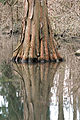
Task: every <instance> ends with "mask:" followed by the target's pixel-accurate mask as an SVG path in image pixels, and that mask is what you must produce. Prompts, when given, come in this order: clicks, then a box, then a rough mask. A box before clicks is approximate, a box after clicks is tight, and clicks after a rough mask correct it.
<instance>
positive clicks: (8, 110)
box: [0, 61, 23, 120]
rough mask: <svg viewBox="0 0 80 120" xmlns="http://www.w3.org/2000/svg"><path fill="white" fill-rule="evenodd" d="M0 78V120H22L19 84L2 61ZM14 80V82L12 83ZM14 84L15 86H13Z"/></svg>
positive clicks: (10, 69) (9, 67)
mask: <svg viewBox="0 0 80 120" xmlns="http://www.w3.org/2000/svg"><path fill="white" fill-rule="evenodd" d="M1 72H2V76H1V77H0V99H1V98H2V100H0V120H22V119H23V105H22V102H21V100H20V96H19V90H20V84H18V83H19V82H17V80H18V78H17V77H16V76H14V73H13V71H12V68H11V65H10V64H9V63H7V62H6V61H4V62H3V63H2V65H1ZM14 78H16V81H15V82H14V80H15V79H14ZM15 83H16V84H15Z"/></svg>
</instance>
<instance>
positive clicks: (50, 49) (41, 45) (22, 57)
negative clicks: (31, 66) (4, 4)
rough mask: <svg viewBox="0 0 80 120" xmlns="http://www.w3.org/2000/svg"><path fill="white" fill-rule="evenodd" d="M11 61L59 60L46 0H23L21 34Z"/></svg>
mask: <svg viewBox="0 0 80 120" xmlns="http://www.w3.org/2000/svg"><path fill="white" fill-rule="evenodd" d="M12 60H13V61H15V62H16V61H17V62H46V61H57V60H58V61H60V60H62V58H61V56H60V55H59V53H58V51H57V48H56V45H55V41H54V40H53V37H52V30H51V27H50V22H49V19H48V13H47V2H46V0H24V18H23V21H22V34H21V39H20V41H19V44H18V46H17V48H16V49H15V50H14V53H13V58H12Z"/></svg>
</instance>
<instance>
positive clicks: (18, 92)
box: [0, 59, 80, 120]
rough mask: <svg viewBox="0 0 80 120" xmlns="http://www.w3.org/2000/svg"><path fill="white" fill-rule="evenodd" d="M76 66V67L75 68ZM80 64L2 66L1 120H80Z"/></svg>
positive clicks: (0, 89) (0, 68)
mask: <svg viewBox="0 0 80 120" xmlns="http://www.w3.org/2000/svg"><path fill="white" fill-rule="evenodd" d="M75 65H76V68H75ZM77 65H78V64H77V63H76V62H75V63H74V61H73V60H72V59H70V60H69V59H68V60H67V61H66V62H63V63H60V64H59V63H56V64H54V63H45V64H34V65H31V64H30V65H27V64H23V65H22V64H13V63H9V62H6V61H4V62H2V63H1V65H0V71H1V72H0V120H80V75H79V72H80V71H79V69H78V66H77Z"/></svg>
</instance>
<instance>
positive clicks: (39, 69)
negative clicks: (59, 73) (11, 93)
mask: <svg viewBox="0 0 80 120" xmlns="http://www.w3.org/2000/svg"><path fill="white" fill-rule="evenodd" d="M57 67H58V64H48V63H46V64H35V65H17V69H18V73H19V71H20V73H19V74H20V76H21V77H22V78H23V81H24V86H22V88H23V91H25V95H26V96H25V97H24V120H50V115H49V114H50V110H49V93H50V88H51V86H52V83H53V78H54V75H55V72H56V70H57ZM16 71H17V70H16Z"/></svg>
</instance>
